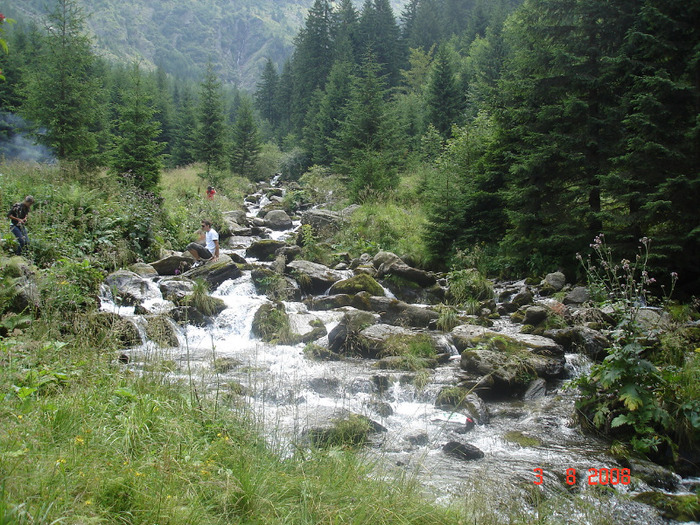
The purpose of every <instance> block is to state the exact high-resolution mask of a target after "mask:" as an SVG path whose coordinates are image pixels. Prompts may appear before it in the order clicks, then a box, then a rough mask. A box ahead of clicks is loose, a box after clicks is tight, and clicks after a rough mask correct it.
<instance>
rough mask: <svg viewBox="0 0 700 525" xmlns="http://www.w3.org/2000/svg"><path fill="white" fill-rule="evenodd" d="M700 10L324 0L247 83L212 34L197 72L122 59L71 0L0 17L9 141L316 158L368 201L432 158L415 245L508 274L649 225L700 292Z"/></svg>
mask: <svg viewBox="0 0 700 525" xmlns="http://www.w3.org/2000/svg"><path fill="white" fill-rule="evenodd" d="M699 13H700V6H698V5H697V3H695V2H690V3H688V2H680V1H678V2H674V1H672V2H668V1H663V2H662V1H655V0H649V1H645V2H626V1H614V2H606V3H603V4H601V3H600V2H594V1H591V2H585V1H580V0H539V1H528V2H524V3H522V5H521V3H520V2H519V1H517V0H497V1H486V0H468V1H449V0H411V1H410V2H408V3H407V4H406V5H405V6H404V8H403V9H402V11H401V12H400V13H398V14H395V13H394V11H393V10H392V7H391V4H390V2H389V1H388V0H368V1H366V2H364V4H363V5H362V6H361V7H356V6H355V4H354V3H353V2H352V1H351V0H344V1H341V2H329V1H328V0H316V1H315V2H314V3H313V5H312V7H311V9H310V10H309V11H308V14H307V16H306V19H305V22H304V24H303V27H302V29H301V30H300V31H299V32H298V34H297V35H296V37H295V39H294V51H293V54H292V55H291V56H290V57H289V58H288V59H287V60H286V61H285V62H284V63H282V64H280V63H276V62H275V61H273V59H272V58H268V59H267V62H266V63H265V65H264V67H263V70H262V74H261V76H260V78H259V79H258V81H257V82H256V86H255V88H254V89H253V90H249V91H245V90H242V89H240V88H238V87H237V86H236V85H235V83H231V78H230V76H228V75H227V74H226V72H225V71H222V70H221V64H220V63H215V62H214V61H213V60H212V59H211V58H210V59H206V58H205V57H204V56H199V57H198V59H197V61H198V64H199V67H200V75H199V77H198V78H197V79H196V80H192V76H191V75H183V76H177V75H173V74H170V73H166V71H165V70H164V69H163V68H156V69H154V70H153V69H150V70H148V69H146V68H144V67H141V66H140V65H139V63H138V62H132V63H115V62H110V61H108V60H106V59H105V58H103V57H102V55H100V54H99V53H98V48H97V47H96V43H95V42H94V41H92V40H91V38H90V37H89V35H88V33H87V32H86V28H85V23H86V21H85V14H84V12H83V11H82V9H81V8H80V7H79V6H78V5H77V3H76V2H75V1H73V0H65V1H64V0H62V1H59V2H57V3H56V4H55V9H54V10H53V11H52V12H51V13H50V14H49V15H47V19H46V21H45V23H44V24H43V26H41V25H37V24H35V23H25V22H23V21H21V20H19V21H17V23H16V24H13V25H11V26H10V25H8V24H5V27H6V28H8V32H7V34H6V35H5V36H6V39H7V41H8V43H9V47H10V49H11V52H10V53H9V54H5V55H4V56H2V57H1V59H0V60H2V70H3V75H4V77H5V81H4V82H3V83H2V85H0V106H1V107H2V111H3V115H4V116H3V121H4V122H3V126H2V134H3V138H4V145H3V153H4V154H5V155H11V153H10V152H9V151H8V148H10V144H12V143H13V142H14V143H16V142H17V139H15V140H14V141H13V140H12V139H13V137H15V136H16V135H17V134H19V133H20V132H22V133H33V134H34V135H33V136H34V137H35V138H36V139H37V140H38V141H39V142H40V143H42V144H44V145H45V146H46V147H48V148H50V151H51V152H52V154H53V155H55V156H56V157H57V158H58V159H60V160H61V161H79V162H80V163H81V164H85V165H87V166H92V167H100V166H109V167H110V169H111V171H112V172H113V173H114V174H115V175H116V176H122V175H123V174H125V173H127V172H128V173H131V174H132V175H133V176H134V177H136V178H137V179H139V181H141V182H140V184H141V185H142V186H143V187H144V188H147V189H149V190H155V188H156V186H157V183H158V173H159V170H160V169H162V167H168V166H169V167H172V166H184V165H187V164H189V163H192V162H203V163H204V164H205V166H206V168H205V171H206V173H207V177H209V179H210V180H211V181H213V182H218V181H219V180H220V179H221V178H222V177H226V176H227V173H236V174H239V175H242V176H246V177H250V178H253V179H256V178H258V179H260V178H267V177H270V176H271V175H272V174H273V173H274V172H275V171H278V170H279V171H281V172H282V173H283V174H284V176H285V177H286V178H290V179H295V178H298V177H299V176H300V175H302V174H303V173H304V172H305V171H306V170H308V169H309V168H310V167H311V166H317V167H323V168H327V169H328V170H329V173H333V174H336V175H339V176H341V177H343V178H344V180H345V181H346V186H347V188H348V190H349V191H350V193H351V195H352V198H353V200H354V201H355V202H358V203H361V202H367V201H368V200H373V199H374V200H376V199H383V198H387V197H388V196H390V195H391V194H392V192H396V191H397V190H398V189H399V188H400V186H401V185H402V180H403V176H404V175H405V174H406V173H417V172H420V173H421V177H420V179H421V180H420V187H419V188H418V191H419V192H420V193H421V198H420V202H421V204H422V212H424V213H425V214H426V217H427V227H426V231H425V236H424V242H425V250H424V252H423V253H422V254H420V258H421V260H422V264H424V265H425V266H435V267H449V266H450V264H451V263H450V261H451V260H452V258H453V257H454V256H455V255H456V254H460V253H470V252H473V251H474V250H475V249H476V250H479V251H480V252H483V253H487V254H488V255H489V260H490V261H492V263H491V268H489V271H490V272H491V273H493V274H495V275H498V276H501V277H505V276H517V275H526V274H530V275H537V274H541V273H542V272H544V271H549V270H552V269H557V268H559V269H562V270H564V271H566V272H568V273H572V272H574V273H575V272H577V271H578V268H579V264H578V261H577V260H576V254H577V253H580V252H582V251H584V250H585V249H586V248H587V247H588V246H589V244H590V243H591V241H592V239H593V238H594V237H595V236H596V235H598V234H599V233H603V234H605V236H606V239H607V242H608V243H609V246H611V247H612V249H613V250H616V251H619V252H621V253H622V252H629V251H630V250H632V251H634V249H635V247H636V246H637V245H638V243H639V240H640V239H642V238H644V237H646V238H649V239H652V240H653V243H654V256H653V260H652V266H653V268H654V269H655V270H657V274H658V275H659V276H666V277H665V278H660V283H661V281H665V284H668V281H669V279H670V277H669V276H670V274H671V272H676V273H677V274H678V275H679V276H680V277H679V281H678V289H679V290H683V291H687V292H690V293H694V292H697V291H698V287H699V286H700V280H699V279H700V273H699V270H698V266H697V260H698V246H700V242H699V238H698V235H700V229H699V228H700V221H699V220H698V215H699V214H698V206H697V202H698V197H699V193H698V192H699V191H700V189H699V184H700V176H699V174H698V166H700V162H698V161H699V160H700V159H699V158H698V156H699V155H700V148H699V147H698V144H699V143H700V142H699V141H700V138H699V131H698V128H699V124H698V107H699V106H700V85H699V84H700V80H699V79H700V65H699V63H698V62H699V58H698V53H699V49H700V47H699V41H700V40H699V38H698V29H697V28H698V26H699V24H698V22H699V16H700V14H699ZM125 23H126V24H127V25H128V22H125ZM47 28H49V29H48V30H47ZM56 28H60V29H61V30H60V31H56V30H55V29H56ZM53 94H58V95H53ZM17 116H20V117H22V119H23V120H21V121H20V120H18V119H17ZM22 136H25V135H24V134H23V135H22ZM139 148H142V150H141V151H139ZM661 284H664V283H661Z"/></svg>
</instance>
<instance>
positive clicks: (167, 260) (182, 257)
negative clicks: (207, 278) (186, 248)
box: [150, 251, 194, 276]
mask: <svg viewBox="0 0 700 525" xmlns="http://www.w3.org/2000/svg"><path fill="white" fill-rule="evenodd" d="M192 263H194V259H193V258H192V256H191V255H190V254H189V253H187V252H184V253H183V252H174V251H171V252H166V254H165V255H164V256H163V257H162V258H161V259H159V260H157V261H155V262H152V263H150V266H151V267H152V268H153V269H154V270H155V271H156V272H157V273H158V275H164V276H165V275H177V274H183V273H185V272H186V271H187V270H189V269H190V268H191V267H192Z"/></svg>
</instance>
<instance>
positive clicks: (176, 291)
mask: <svg viewBox="0 0 700 525" xmlns="http://www.w3.org/2000/svg"><path fill="white" fill-rule="evenodd" d="M158 288H160V293H162V294H163V297H164V298H165V299H167V300H168V301H174V302H177V301H179V300H180V299H182V298H183V297H185V296H187V295H190V294H191V293H192V290H193V289H194V282H193V281H191V280H190V279H188V278H186V277H171V278H165V279H161V280H160V281H159V282H158Z"/></svg>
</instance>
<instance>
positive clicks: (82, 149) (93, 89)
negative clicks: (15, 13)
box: [22, 0, 102, 165]
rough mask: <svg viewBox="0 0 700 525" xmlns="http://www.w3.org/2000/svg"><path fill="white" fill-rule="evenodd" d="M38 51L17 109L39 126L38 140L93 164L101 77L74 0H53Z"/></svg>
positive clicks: (57, 151)
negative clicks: (19, 106) (54, 1)
mask: <svg viewBox="0 0 700 525" xmlns="http://www.w3.org/2000/svg"><path fill="white" fill-rule="evenodd" d="M42 40H43V45H42V46H41V56H39V57H37V59H36V62H35V63H34V67H33V68H32V69H31V71H28V72H27V75H26V87H25V90H24V95H25V103H24V105H23V107H22V112H23V113H24V115H25V116H27V117H28V118H29V119H31V120H33V121H34V122H35V123H37V124H39V125H41V126H42V127H43V128H45V130H46V132H45V133H42V134H40V135H39V140H41V141H42V142H43V143H45V144H46V145H47V146H49V147H51V148H52V149H53V151H54V152H55V154H56V155H57V156H58V158H59V159H61V160H71V161H77V162H79V163H81V164H84V165H91V164H93V165H94V164H96V163H97V162H98V161H99V159H98V158H97V157H96V153H97V139H96V136H95V134H93V133H92V132H91V129H90V128H91V126H95V125H96V123H97V122H98V121H99V120H100V111H101V110H102V108H101V107H100V105H99V104H98V101H99V97H98V95H99V92H100V90H101V89H102V85H101V79H100V78H98V77H97V76H96V75H95V67H96V61H97V57H96V56H95V54H94V53H93V51H92V47H91V41H90V38H89V37H88V36H87V33H86V31H85V16H84V14H83V12H82V10H81V8H80V7H79V6H78V4H77V2H76V1H75V0H58V2H57V4H56V8H55V9H54V10H53V11H52V12H51V13H50V14H49V15H48V18H47V21H46V33H45V34H44V36H43V39H42Z"/></svg>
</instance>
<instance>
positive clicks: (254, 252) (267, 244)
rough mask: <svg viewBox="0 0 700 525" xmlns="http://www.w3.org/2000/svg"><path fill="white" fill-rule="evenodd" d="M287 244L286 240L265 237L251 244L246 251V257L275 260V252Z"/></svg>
mask: <svg viewBox="0 0 700 525" xmlns="http://www.w3.org/2000/svg"><path fill="white" fill-rule="evenodd" d="M285 246H287V243H286V242H283V241H275V240H273V239H263V240H260V241H256V242H254V243H253V244H251V245H250V246H249V247H248V248H247V249H246V252H245V255H246V257H254V258H256V259H258V260H259V261H274V260H275V252H277V250H279V249H281V248H284V247H285Z"/></svg>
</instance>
